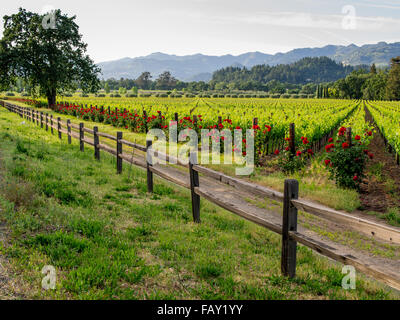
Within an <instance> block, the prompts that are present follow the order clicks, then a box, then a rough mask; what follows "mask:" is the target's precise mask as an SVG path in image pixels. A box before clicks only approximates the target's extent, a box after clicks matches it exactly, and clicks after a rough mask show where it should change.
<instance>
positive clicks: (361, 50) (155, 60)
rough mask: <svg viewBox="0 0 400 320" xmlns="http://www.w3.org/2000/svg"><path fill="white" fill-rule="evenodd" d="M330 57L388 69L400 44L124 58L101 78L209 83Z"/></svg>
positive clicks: (110, 64)
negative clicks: (166, 75)
mask: <svg viewBox="0 0 400 320" xmlns="http://www.w3.org/2000/svg"><path fill="white" fill-rule="evenodd" d="M322 56H326V57H329V58H331V59H333V60H335V61H336V62H341V63H343V64H344V65H352V66H355V65H360V64H368V65H369V64H372V63H375V64H376V65H377V66H387V65H388V64H389V63H390V59H391V58H393V57H396V56H400V42H394V43H386V42H379V43H377V44H366V45H363V46H357V45H355V44H351V45H349V46H340V45H339V46H338V45H328V46H325V47H322V48H302V49H294V50H291V51H289V52H286V53H277V54H273V55H272V54H266V53H262V52H248V53H244V54H241V55H238V56H233V55H230V54H227V55H223V56H209V55H203V54H194V55H185V56H177V55H169V54H165V53H161V52H156V53H152V54H150V55H148V56H144V57H137V58H123V59H119V60H114V61H108V62H101V63H98V66H99V67H100V68H101V70H102V76H101V77H102V78H103V79H109V78H115V79H120V78H128V79H136V78H137V77H138V76H139V75H140V74H141V73H142V72H144V71H148V72H150V73H151V75H152V76H153V78H156V77H157V76H158V75H159V74H161V73H162V72H164V71H170V72H171V74H172V75H173V76H174V77H175V78H177V79H179V80H182V81H209V80H210V79H211V78H212V74H213V72H215V71H217V70H219V69H221V68H225V67H228V66H234V67H246V68H251V67H253V66H255V65H262V64H266V65H270V66H275V65H279V64H289V63H293V62H296V61H298V60H300V59H302V58H305V57H322Z"/></svg>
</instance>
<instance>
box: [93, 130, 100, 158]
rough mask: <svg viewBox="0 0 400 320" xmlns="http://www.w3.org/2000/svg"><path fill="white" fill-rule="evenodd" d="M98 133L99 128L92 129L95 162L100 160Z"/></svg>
mask: <svg viewBox="0 0 400 320" xmlns="http://www.w3.org/2000/svg"><path fill="white" fill-rule="evenodd" d="M98 131H99V128H97V127H93V144H94V158H95V159H96V160H100V148H99V144H100V140H99V135H98V134H97V132H98Z"/></svg>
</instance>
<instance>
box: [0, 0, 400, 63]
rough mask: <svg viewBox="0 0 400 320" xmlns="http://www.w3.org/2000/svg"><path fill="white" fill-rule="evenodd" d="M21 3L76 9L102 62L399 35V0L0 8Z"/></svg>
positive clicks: (218, 0) (153, 1) (125, 1)
mask: <svg viewBox="0 0 400 320" xmlns="http://www.w3.org/2000/svg"><path fill="white" fill-rule="evenodd" d="M19 7H23V8H26V9H27V10H30V11H34V12H39V13H44V12H47V11H48V10H49V9H52V8H56V9H61V10H62V12H64V13H68V14H69V15H71V16H72V15H76V22H77V24H78V25H79V27H80V32H81V33H82V34H83V40H84V41H85V42H86V43H87V44H88V54H89V55H90V56H91V58H92V59H93V60H94V61H95V62H96V63H97V62H102V61H109V60H116V59H120V58H124V57H132V58H133V57H138V56H145V55H148V54H150V53H153V52H164V53H168V54H176V55H188V54H197V53H202V54H207V55H224V54H233V55H238V54H241V53H245V52H253V51H259V52H263V53H270V54H274V53H277V52H287V51H289V50H292V49H295V48H304V47H322V46H325V45H328V44H335V45H349V44H351V43H354V44H356V45H363V44H367V43H377V42H380V41H386V42H397V41H400V32H399V31H400V0H388V1H386V0H381V1H370V0H354V1H350V0H348V1H342V0H334V1H332V0H318V1H317V0H313V1H311V0H296V1H294V0H273V1H270V0H141V1H137V0H112V1H101V0H98V1H91V0H86V1H83V0H69V1H61V0H45V1H41V0H35V1H21V0H13V1H2V4H1V8H0V15H1V17H2V16H4V15H10V14H12V13H15V12H17V10H18V8H19ZM2 32H3V23H1V26H0V36H2Z"/></svg>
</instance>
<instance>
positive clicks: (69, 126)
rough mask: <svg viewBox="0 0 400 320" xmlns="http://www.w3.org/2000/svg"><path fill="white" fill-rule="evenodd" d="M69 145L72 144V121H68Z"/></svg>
mask: <svg viewBox="0 0 400 320" xmlns="http://www.w3.org/2000/svg"><path fill="white" fill-rule="evenodd" d="M67 132H68V144H71V142H72V141H71V120H69V119H68V120H67Z"/></svg>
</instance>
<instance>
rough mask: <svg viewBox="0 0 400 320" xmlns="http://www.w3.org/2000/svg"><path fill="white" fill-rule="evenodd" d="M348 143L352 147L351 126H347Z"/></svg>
mask: <svg viewBox="0 0 400 320" xmlns="http://www.w3.org/2000/svg"><path fill="white" fill-rule="evenodd" d="M346 133H347V143H348V144H349V147H351V145H352V143H353V142H352V140H351V127H349V128H347V131H346Z"/></svg>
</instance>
